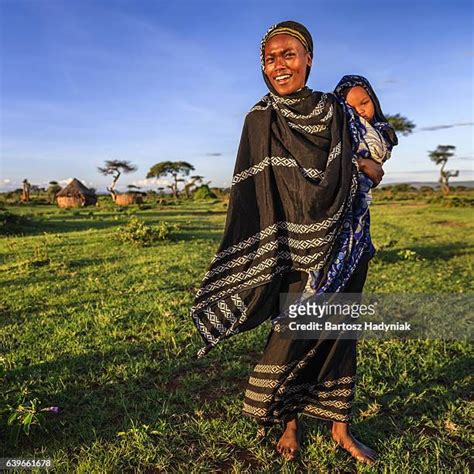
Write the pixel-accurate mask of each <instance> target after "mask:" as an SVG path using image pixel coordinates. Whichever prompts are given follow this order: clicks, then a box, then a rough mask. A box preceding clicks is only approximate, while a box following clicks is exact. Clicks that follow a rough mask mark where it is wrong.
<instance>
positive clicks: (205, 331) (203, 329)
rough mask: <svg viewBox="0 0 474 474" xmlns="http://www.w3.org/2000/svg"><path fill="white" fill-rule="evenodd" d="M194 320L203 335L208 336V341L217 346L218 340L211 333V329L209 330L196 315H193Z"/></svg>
mask: <svg viewBox="0 0 474 474" xmlns="http://www.w3.org/2000/svg"><path fill="white" fill-rule="evenodd" d="M193 319H194V321H195V323H196V324H197V325H198V327H199V331H200V332H201V334H204V335H205V336H206V339H207V341H208V342H209V343H211V344H214V342H215V343H216V344H217V342H218V341H217V339H216V338H215V337H214V336H213V335H212V334H211V333H210V332H209V329H207V327H206V326H205V325H204V324H203V322H202V321H201V320H200V319H199V318H198V317H197V316H196V315H193Z"/></svg>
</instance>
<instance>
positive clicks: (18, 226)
mask: <svg viewBox="0 0 474 474" xmlns="http://www.w3.org/2000/svg"><path fill="white" fill-rule="evenodd" d="M30 224H31V222H30V219H28V218H26V217H23V216H17V215H15V214H12V213H11V212H9V211H7V210H6V209H2V208H0V234H18V233H22V232H24V231H25V230H26V229H25V227H28V225H30Z"/></svg>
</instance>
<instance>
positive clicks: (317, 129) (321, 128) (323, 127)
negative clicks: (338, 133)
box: [288, 122, 328, 135]
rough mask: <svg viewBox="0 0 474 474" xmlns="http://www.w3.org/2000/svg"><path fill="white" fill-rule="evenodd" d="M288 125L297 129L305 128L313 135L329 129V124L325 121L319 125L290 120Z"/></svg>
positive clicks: (305, 130) (304, 129)
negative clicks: (302, 123)
mask: <svg viewBox="0 0 474 474" xmlns="http://www.w3.org/2000/svg"><path fill="white" fill-rule="evenodd" d="M288 125H289V126H290V127H291V128H294V129H295V130H303V131H304V132H307V133H310V134H311V135H314V134H316V133H319V132H322V131H324V130H327V128H328V126H327V125H326V124H323V123H322V124H318V125H301V124H299V123H294V122H288Z"/></svg>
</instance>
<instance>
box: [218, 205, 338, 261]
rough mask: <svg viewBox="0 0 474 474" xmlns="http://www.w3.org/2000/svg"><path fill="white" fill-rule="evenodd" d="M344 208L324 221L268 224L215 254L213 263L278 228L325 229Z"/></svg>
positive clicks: (296, 229)
mask: <svg viewBox="0 0 474 474" xmlns="http://www.w3.org/2000/svg"><path fill="white" fill-rule="evenodd" d="M343 210H344V204H342V205H341V207H340V208H339V209H338V210H337V212H336V213H335V214H334V216H332V217H329V218H328V219H324V220H323V221H322V222H315V223H313V224H294V223H292V222H287V221H279V222H277V223H275V224H272V225H270V226H268V227H267V228H266V229H264V230H261V231H260V232H257V233H256V234H254V235H252V236H251V237H249V238H247V239H245V240H242V241H241V242H239V243H237V244H235V245H232V246H231V247H228V248H226V249H225V250H223V251H222V252H220V253H218V254H217V255H215V257H214V258H213V259H212V262H211V263H214V262H215V261H217V260H220V259H221V258H224V257H226V256H227V255H232V254H233V253H235V252H238V251H240V250H243V249H245V248H247V247H251V246H252V245H253V244H255V243H257V242H258V241H260V240H262V239H264V238H265V237H268V236H269V235H272V234H274V233H275V232H276V231H277V229H284V230H289V231H290V232H295V233H301V234H303V233H310V232H317V231H320V230H323V229H327V228H328V227H330V226H331V225H332V224H334V222H337V220H338V219H339V217H340V216H341V214H342V211H343Z"/></svg>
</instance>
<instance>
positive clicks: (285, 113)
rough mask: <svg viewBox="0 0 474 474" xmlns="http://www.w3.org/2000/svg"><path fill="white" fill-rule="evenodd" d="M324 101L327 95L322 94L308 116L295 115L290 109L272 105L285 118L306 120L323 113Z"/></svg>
mask: <svg viewBox="0 0 474 474" xmlns="http://www.w3.org/2000/svg"><path fill="white" fill-rule="evenodd" d="M326 99H327V94H323V95H322V96H321V99H320V100H319V102H318V103H317V104H316V106H315V107H314V109H313V110H312V111H311V112H310V113H309V114H308V115H302V114H297V113H296V112H293V111H292V110H290V109H284V108H280V107H275V105H274V108H277V109H278V110H279V111H280V112H281V114H282V115H283V116H284V117H286V118H292V119H298V120H306V119H310V118H313V117H316V116H317V115H320V114H321V113H322V112H323V111H324V108H325V107H326ZM331 109H332V105H331ZM322 120H324V119H322ZM326 120H327V119H326Z"/></svg>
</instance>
